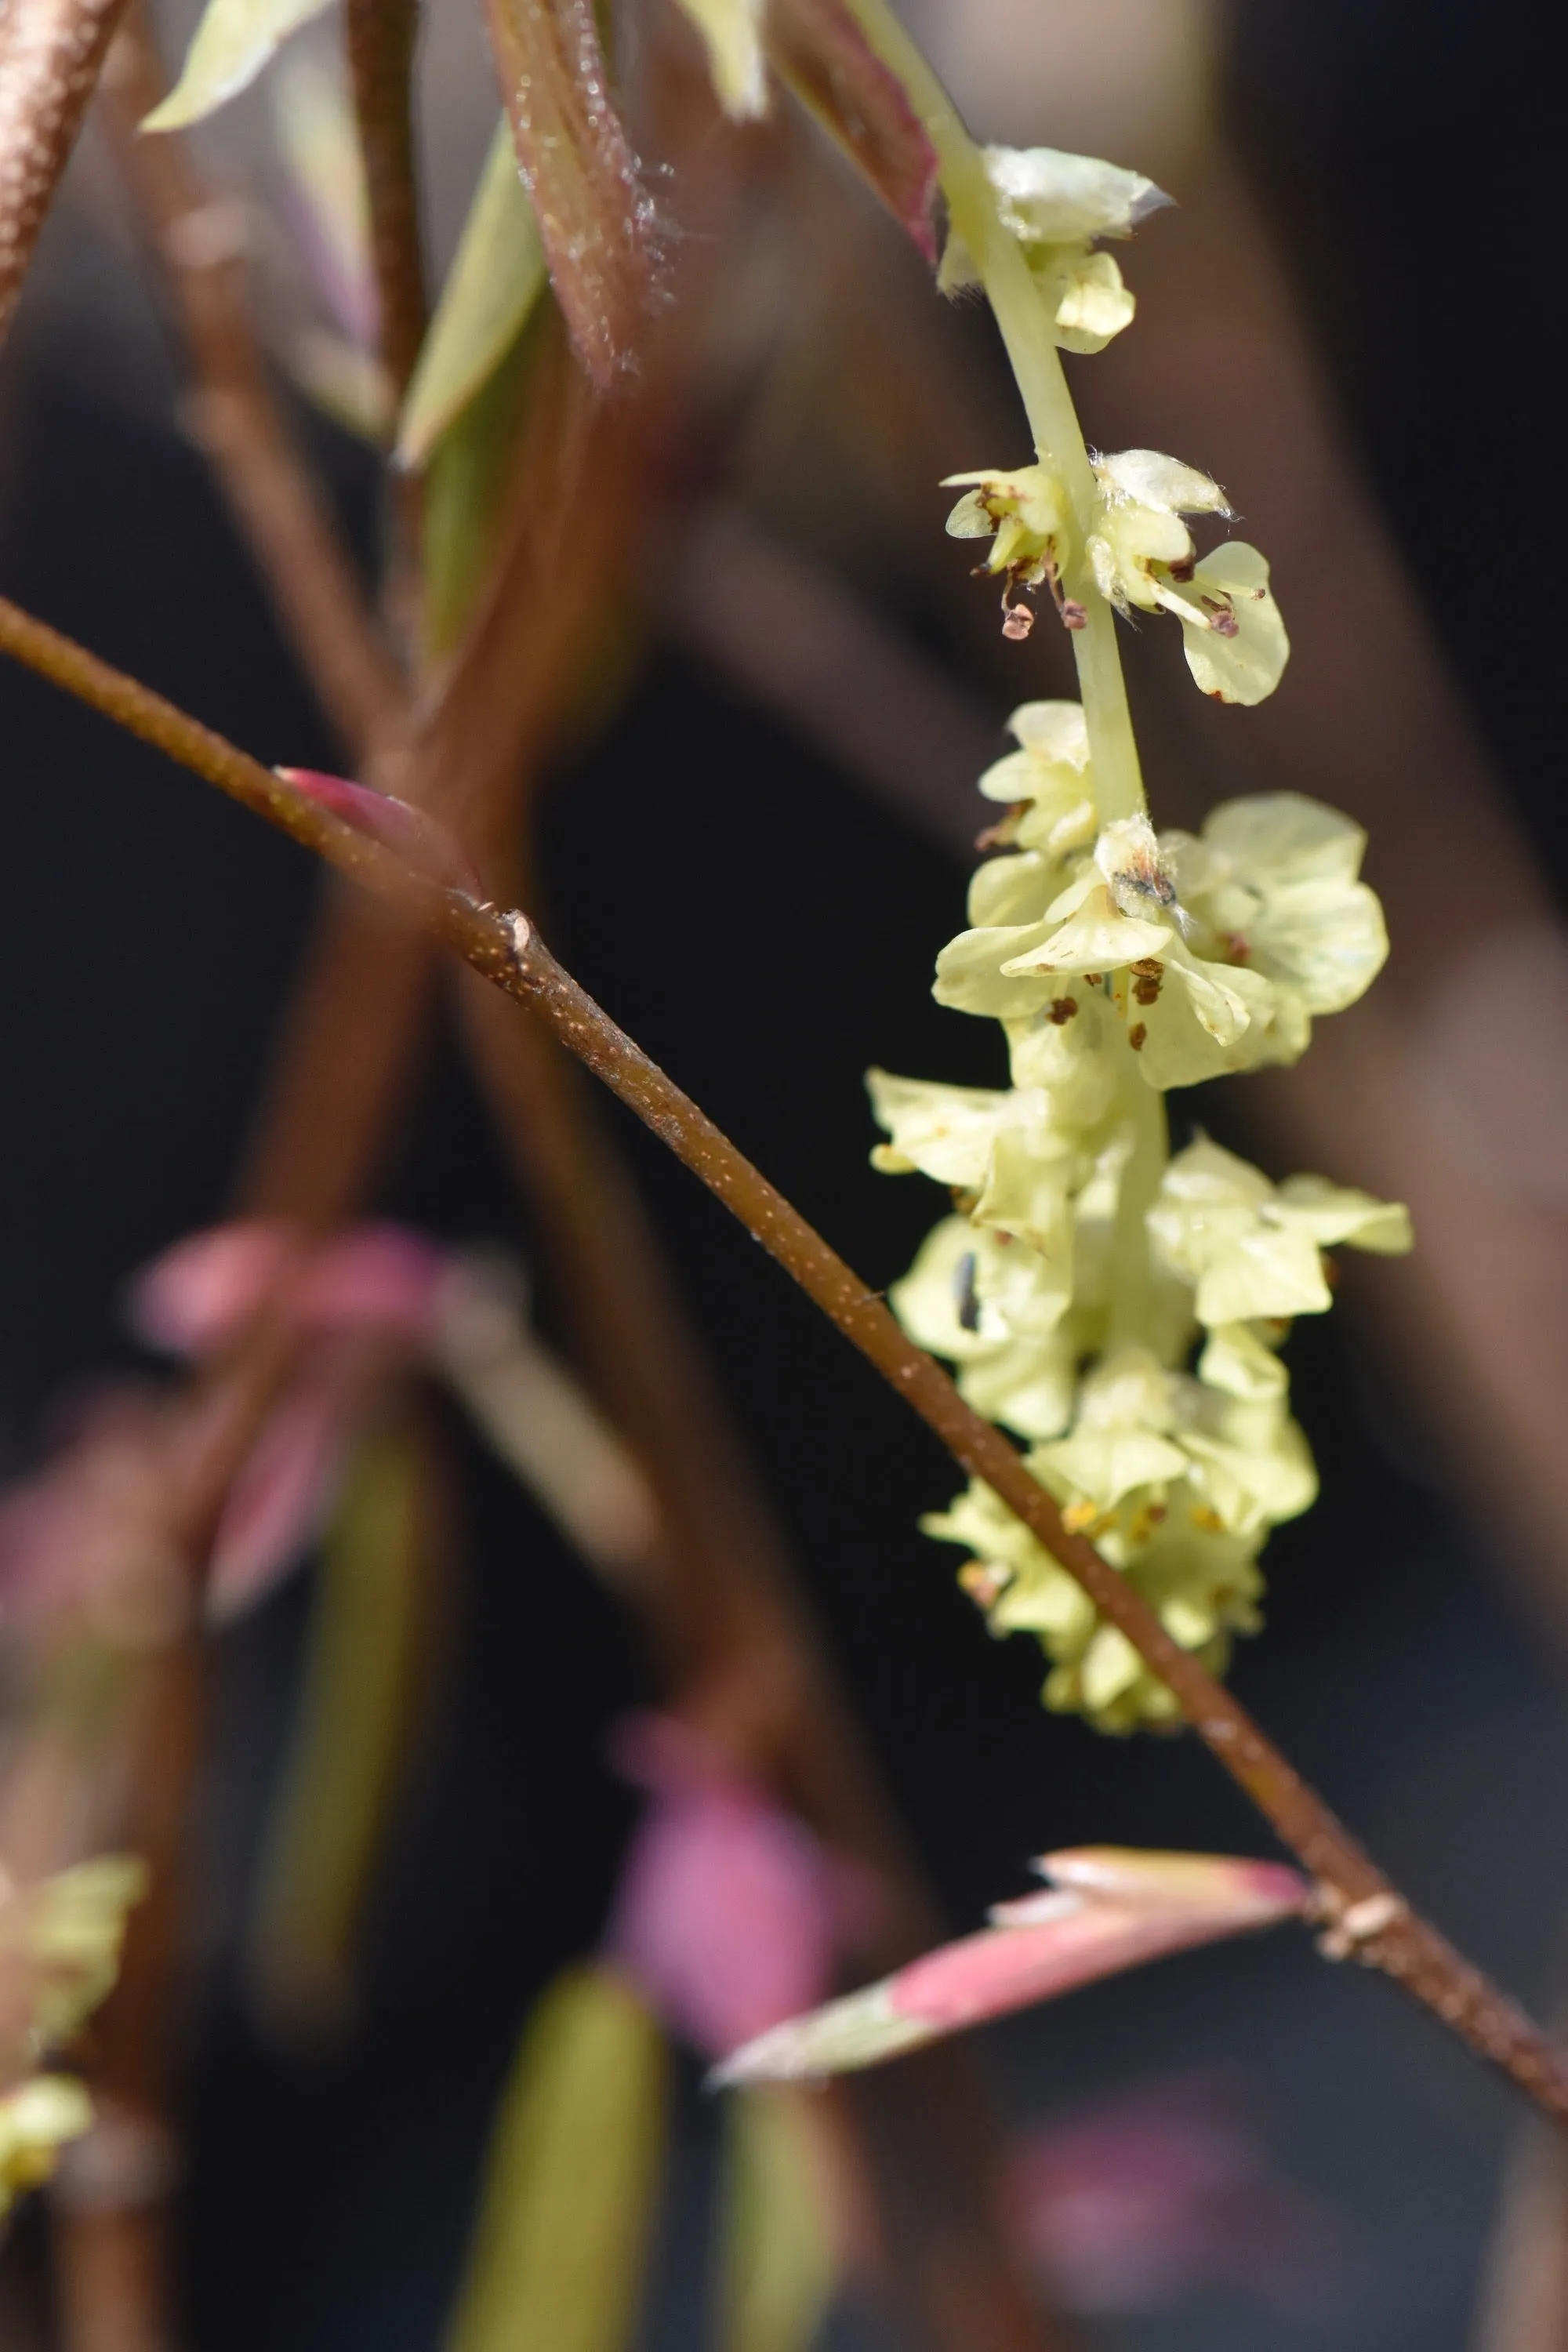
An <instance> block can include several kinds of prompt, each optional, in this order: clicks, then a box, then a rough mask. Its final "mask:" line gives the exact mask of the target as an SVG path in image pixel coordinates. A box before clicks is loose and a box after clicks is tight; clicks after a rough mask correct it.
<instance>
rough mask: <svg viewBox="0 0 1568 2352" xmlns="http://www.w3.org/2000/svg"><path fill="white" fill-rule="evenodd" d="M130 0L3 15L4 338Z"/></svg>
mask: <svg viewBox="0 0 1568 2352" xmlns="http://www.w3.org/2000/svg"><path fill="white" fill-rule="evenodd" d="M125 5H126V0H9V5H8V6H7V8H6V10H5V15H4V16H0V341H4V340H5V334H6V331H7V330H8V328H9V327H10V324H11V320H12V318H13V316H14V314H15V312H16V304H17V301H18V300H19V299H20V297H21V292H22V281H23V279H24V278H26V274H27V267H28V264H29V263H30V262H31V260H32V258H33V248H34V247H35V246H36V245H37V241H38V232H39V230H40V229H41V228H42V227H43V225H44V219H45V215H47V212H48V209H49V205H50V202H51V200H52V198H53V196H54V193H55V189H56V187H57V185H58V182H59V177H60V174H61V173H62V172H63V171H64V170H65V167H66V165H67V163H68V162H69V161H70V152H71V149H72V148H73V147H74V146H75V145H76V138H77V132H78V131H79V130H80V129H81V122H82V116H83V115H84V114H85V113H86V111H87V105H88V100H89V99H90V98H91V96H92V93H93V88H94V85H95V84H96V82H97V80H98V76H99V69H100V67H101V66H102V63H103V58H104V52H105V51H106V50H107V48H108V47H109V43H110V37H111V35H112V34H113V31H114V27H115V26H116V24H117V23H118V21H119V19H120V17H121V15H122V14H123V12H124V9H125Z"/></svg>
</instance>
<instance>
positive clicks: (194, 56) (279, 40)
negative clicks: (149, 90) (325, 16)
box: [142, 0, 327, 131]
mask: <svg viewBox="0 0 1568 2352" xmlns="http://www.w3.org/2000/svg"><path fill="white" fill-rule="evenodd" d="M326 5H327V0H207V5H206V10H205V14H204V16H203V17H202V21H201V23H200V24H199V25H198V26H196V29H195V35H194V37H193V38H192V41H191V46H190V47H189V48H188V49H187V50H186V52H185V62H184V68H183V70H182V72H181V75H180V79H179V80H178V81H177V82H176V83H175V84H174V89H172V90H171V91H170V92H169V95H168V97H167V98H166V99H164V100H163V104H162V105H161V106H155V107H154V108H153V111H152V113H151V114H149V115H148V116H147V117H146V119H145V121H143V122H142V130H143V131H183V130H184V127H185V125H186V124H187V123H190V122H199V121H201V120H202V118H203V116H204V115H207V114H212V113H214V112H215V111H216V109H217V108H218V107H220V106H223V105H225V104H226V102H227V101H228V100H229V99H231V98H237V97H238V95H239V93H240V91H241V90H242V89H247V87H248V86H249V84H250V83H251V82H253V81H254V80H255V79H256V77H257V75H258V73H259V72H260V71H261V68H263V66H265V65H266V64H267V62H268V58H271V57H273V56H275V55H276V53H277V51H278V50H279V48H280V47H282V44H283V43H284V42H285V41H286V40H287V39H288V37H289V34H290V33H297V32H298V31H299V29H300V26H301V25H308V24H309V23H310V19H311V17H312V16H320V15H321V12H322V10H323V9H324V8H325V7H326Z"/></svg>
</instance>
